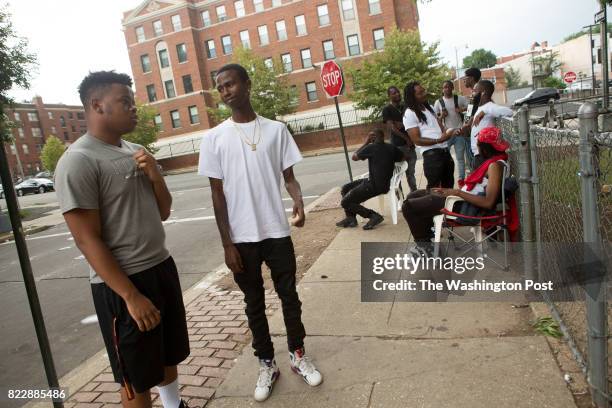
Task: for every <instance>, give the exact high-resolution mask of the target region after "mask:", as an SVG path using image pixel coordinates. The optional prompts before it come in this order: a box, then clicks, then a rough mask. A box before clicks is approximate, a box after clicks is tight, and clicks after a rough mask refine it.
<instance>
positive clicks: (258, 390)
mask: <svg viewBox="0 0 612 408" xmlns="http://www.w3.org/2000/svg"><path fill="white" fill-rule="evenodd" d="M279 375H280V370H279V369H278V366H277V365H276V361H275V360H264V359H260V360H259V378H258V379H257V385H256V386H255V392H254V393H253V398H255V401H258V402H261V401H265V400H266V399H268V397H269V396H270V394H271V393H272V388H274V383H275V382H276V380H277V379H278V376H279Z"/></svg>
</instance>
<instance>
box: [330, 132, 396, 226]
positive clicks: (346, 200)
mask: <svg viewBox="0 0 612 408" xmlns="http://www.w3.org/2000/svg"><path fill="white" fill-rule="evenodd" d="M366 159H367V160H368V170H369V176H368V178H367V179H362V180H355V181H353V182H352V183H348V184H345V185H344V186H342V191H341V193H342V208H344V212H345V213H346V218H345V219H343V220H342V221H340V222H338V223H337V224H336V226H338V227H344V228H346V227H356V226H357V218H356V215H357V214H359V215H360V216H362V217H363V218H369V220H368V222H367V223H366V225H364V226H363V229H364V230H371V229H373V228H374V227H375V226H377V225H378V224H380V223H381V222H382V221H383V220H384V217H383V216H382V215H380V214H379V213H377V212H376V211H374V210H370V209H369V208H365V207H364V206H362V205H361V203H363V202H364V201H367V200H369V199H370V198H372V197H376V196H377V195H379V194H385V193H387V192H388V191H389V186H390V183H391V177H392V176H393V170H394V169H395V162H397V161H402V160H405V159H406V158H405V156H404V154H403V153H402V151H401V150H399V149H398V148H397V147H395V146H393V145H391V144H389V143H385V133H384V132H383V131H382V130H381V129H374V130H373V131H371V132H370V133H368V136H367V138H366V141H365V143H364V144H363V146H361V147H360V148H359V149H358V150H357V151H356V152H355V153H354V154H353V160H355V161H357V160H366Z"/></svg>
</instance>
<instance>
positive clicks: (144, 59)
mask: <svg viewBox="0 0 612 408" xmlns="http://www.w3.org/2000/svg"><path fill="white" fill-rule="evenodd" d="M140 65H142V72H144V73H145V74H146V73H147V72H151V59H150V58H149V54H145V55H141V56H140Z"/></svg>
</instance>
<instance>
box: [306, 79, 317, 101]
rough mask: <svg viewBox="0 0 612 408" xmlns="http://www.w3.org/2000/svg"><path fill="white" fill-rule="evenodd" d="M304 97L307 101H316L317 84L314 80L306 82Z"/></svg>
mask: <svg viewBox="0 0 612 408" xmlns="http://www.w3.org/2000/svg"><path fill="white" fill-rule="evenodd" d="M306 97H307V98H308V102H314V101H318V100H319V97H318V96H317V84H316V83H315V82H306Z"/></svg>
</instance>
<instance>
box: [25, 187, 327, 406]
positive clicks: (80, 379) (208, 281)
mask: <svg viewBox="0 0 612 408" xmlns="http://www.w3.org/2000/svg"><path fill="white" fill-rule="evenodd" d="M337 189H338V187H334V188H332V189H331V190H329V191H328V192H326V193H325V194H323V195H322V196H320V197H319V198H317V199H316V200H314V201H313V202H312V203H310V204H309V205H308V206H306V208H305V209H304V212H305V213H306V214H308V213H309V212H310V211H312V209H314V208H315V207H316V206H317V205H318V204H319V203H320V202H323V201H325V200H326V199H327V198H328V197H329V196H330V195H332V194H334V193H335V192H336V190H337ZM229 273H230V270H229V269H228V268H227V266H225V264H221V265H219V266H218V267H217V268H216V269H214V270H213V272H211V273H209V274H207V275H206V276H204V277H203V278H202V279H201V280H199V281H198V282H196V283H195V284H194V285H193V286H191V287H190V288H189V289H187V290H185V292H183V303H184V304H185V306H187V305H188V304H189V303H191V302H192V301H193V300H194V299H196V298H197V297H198V295H200V294H201V293H202V292H204V291H206V290H207V289H208V288H210V287H214V285H215V282H217V281H219V280H220V279H221V278H223V277H224V276H226V275H227V274H229ZM107 365H108V356H107V354H106V349H102V350H100V351H99V352H97V353H96V354H94V355H93V356H92V357H90V358H88V359H87V360H85V361H84V362H83V363H81V364H79V365H78V366H77V367H75V368H73V369H72V370H71V371H70V372H68V374H66V375H64V376H63V377H62V378H60V380H59V383H60V386H61V387H62V388H65V389H67V390H68V393H69V394H70V395H72V394H73V393H75V392H76V391H77V390H79V389H80V388H82V387H83V386H84V385H85V384H87V383H89V382H90V381H91V380H93V379H94V378H95V377H96V376H97V375H99V374H100V372H101V371H102V370H103V369H104V368H105V367H106V366H107ZM48 404H49V403H48V402H29V403H28V404H26V405H24V406H23V407H24V408H46V407H47V406H48Z"/></svg>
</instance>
